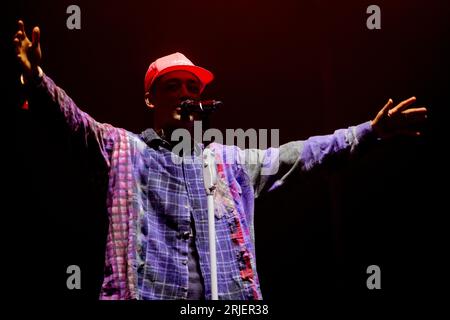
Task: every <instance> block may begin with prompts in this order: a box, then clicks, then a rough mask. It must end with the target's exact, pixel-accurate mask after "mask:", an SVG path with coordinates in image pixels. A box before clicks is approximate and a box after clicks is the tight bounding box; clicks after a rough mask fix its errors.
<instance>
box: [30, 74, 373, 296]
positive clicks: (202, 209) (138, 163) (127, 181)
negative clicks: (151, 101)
mask: <svg viewBox="0 0 450 320" xmlns="http://www.w3.org/2000/svg"><path fill="white" fill-rule="evenodd" d="M28 90H29V101H30V108H31V109H34V110H38V111H39V112H41V111H40V110H42V109H46V108H50V109H51V110H54V111H57V112H59V113H60V114H61V115H63V117H62V118H63V119H64V121H65V123H66V125H67V127H68V128H69V129H70V132H71V133H72V135H73V136H74V137H77V138H79V139H80V140H81V141H82V142H83V145H84V147H85V148H87V149H88V150H91V151H94V152H95V153H98V154H100V156H101V159H102V162H103V166H101V167H103V168H107V170H106V171H107V172H105V177H107V178H108V192H107V199H106V205H107V210H108V214H109V230H108V238H107V247H106V253H105V254H106V259H105V273H104V280H103V285H102V290H101V295H100V298H101V299H108V300H111V299H186V298H187V292H188V278H189V274H188V263H187V258H188V241H189V233H190V223H191V219H193V222H194V226H195V231H196V238H195V244H196V248H197V251H198V254H199V263H200V270H201V273H202V275H203V278H204V279H205V298H206V299H211V284H210V282H209V279H210V267H209V249H208V248H209V246H208V219H207V217H208V215H207V197H206V192H205V189H204V184H203V173H202V164H201V157H199V156H197V155H195V153H194V154H192V155H186V156H184V157H183V158H182V159H180V158H179V157H178V156H176V155H175V154H174V153H172V151H171V148H170V147H168V146H167V144H166V142H165V141H164V140H162V139H161V138H160V137H159V136H158V135H157V134H156V133H155V132H154V131H153V130H152V129H148V130H146V131H144V132H143V133H141V134H140V135H137V134H134V133H131V132H128V131H126V130H124V129H120V128H116V127H113V126H111V125H109V124H104V123H99V122H97V121H95V120H94V119H93V118H92V117H90V116H89V115H88V114H86V113H85V112H83V111H81V110H80V109H79V108H78V107H77V106H76V105H75V103H74V102H73V101H72V100H71V99H70V97H69V96H68V95H67V94H66V93H65V92H64V91H63V90H62V89H60V88H59V87H57V86H56V85H55V83H54V82H53V81H52V80H51V79H50V78H48V77H47V76H45V75H43V76H42V77H41V78H40V80H39V81H38V82H37V83H35V84H33V85H29V86H28ZM33 106H35V107H33ZM373 136H374V135H373V131H372V128H371V125H370V122H366V123H363V124H361V125H358V126H355V127H350V128H348V129H340V130H337V131H335V132H334V134H332V135H327V136H318V137H312V138H309V139H308V140H305V141H294V142H290V143H287V144H285V145H282V146H280V147H279V148H269V149H267V150H258V149H246V150H241V149H239V148H238V147H236V146H226V145H221V144H216V143H212V144H210V145H209V146H208V148H211V150H212V151H213V153H214V155H215V160H216V168H217V173H218V182H217V187H216V191H215V195H214V202H215V210H216V212H215V217H216V219H215V226H216V247H217V248H216V250H217V278H218V291H219V299H234V300H238V299H245V300H250V299H261V298H262V295H261V290H260V286H259V280H258V275H257V271H256V263H255V247H254V231H253V212H254V200H255V197H257V196H258V195H259V194H260V193H261V192H264V191H266V190H271V189H274V188H276V187H278V186H280V185H282V184H283V183H284V181H285V180H286V179H287V178H288V177H290V176H293V175H296V174H298V173H301V172H302V171H308V170H311V169H312V168H313V167H315V166H316V165H318V164H321V163H322V162H323V161H324V159H326V158H327V156H329V155H332V154H335V153H338V152H339V153H341V152H342V151H348V152H351V151H353V150H354V149H355V147H356V146H357V145H359V144H360V143H361V142H362V141H363V140H367V138H368V137H373ZM174 159H175V160H182V161H180V162H178V161H174Z"/></svg>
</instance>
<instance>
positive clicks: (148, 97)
mask: <svg viewBox="0 0 450 320" xmlns="http://www.w3.org/2000/svg"><path fill="white" fill-rule="evenodd" d="M144 99H145V104H146V105H147V107H149V108H150V109H153V108H154V107H155V105H154V104H153V103H151V101H150V93H149V92H146V93H145V96H144Z"/></svg>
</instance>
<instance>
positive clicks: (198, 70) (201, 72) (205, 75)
mask: <svg viewBox="0 0 450 320" xmlns="http://www.w3.org/2000/svg"><path fill="white" fill-rule="evenodd" d="M171 71H188V72H190V73H192V74H193V75H194V76H196V77H197V78H198V80H200V82H201V83H202V87H203V88H204V87H205V86H206V85H207V84H208V83H210V82H211V81H213V79H214V74H213V73H212V72H210V71H208V70H206V69H205V68H202V67H198V66H189V65H178V66H170V67H167V68H165V69H163V70H161V71H160V72H159V73H158V74H157V75H156V76H155V77H154V78H153V81H152V82H151V83H150V86H149V88H151V87H152V85H153V84H154V83H155V80H156V79H158V78H159V77H161V76H163V75H165V74H167V73H169V72H171Z"/></svg>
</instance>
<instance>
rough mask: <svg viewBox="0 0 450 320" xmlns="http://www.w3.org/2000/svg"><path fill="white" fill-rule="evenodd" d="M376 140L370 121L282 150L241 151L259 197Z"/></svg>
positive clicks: (297, 142) (289, 145)
mask: <svg viewBox="0 0 450 320" xmlns="http://www.w3.org/2000/svg"><path fill="white" fill-rule="evenodd" d="M370 140H376V138H375V133H374V132H373V129H372V125H371V123H370V121H367V122H365V123H362V124H360V125H357V126H352V127H349V128H347V129H339V130H336V131H335V132H334V133H333V134H329V135H322V136H314V137H310V138H309V139H307V140H303V141H302V140H299V141H292V142H289V143H286V144H283V145H281V146H280V147H278V148H268V149H266V150H260V149H246V150H241V152H240V154H239V157H240V159H239V161H240V162H241V163H244V164H245V168H246V170H247V174H248V175H249V177H250V180H251V182H252V183H253V187H254V190H255V197H258V196H259V194H260V193H261V192H263V191H265V190H267V191H271V190H274V189H276V188H278V187H280V186H281V185H282V184H283V183H284V182H285V180H286V179H287V178H288V177H290V176H292V175H293V174H294V172H299V171H300V172H307V171H311V170H313V169H314V168H316V167H318V166H320V165H322V164H323V163H324V162H325V161H326V160H327V159H329V158H331V157H332V156H333V155H337V154H344V155H350V154H352V153H354V152H355V151H356V150H357V149H358V146H360V145H361V144H363V143H365V142H366V141H370Z"/></svg>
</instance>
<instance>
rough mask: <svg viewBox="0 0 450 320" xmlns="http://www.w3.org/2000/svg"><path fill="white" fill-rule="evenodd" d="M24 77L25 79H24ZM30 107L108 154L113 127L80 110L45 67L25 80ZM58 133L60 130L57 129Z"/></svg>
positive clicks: (48, 123) (53, 124)
mask: <svg viewBox="0 0 450 320" xmlns="http://www.w3.org/2000/svg"><path fill="white" fill-rule="evenodd" d="M22 81H23V80H22ZM24 85H25V86H26V92H27V98H28V102H29V108H30V111H31V112H33V113H34V114H36V115H37V118H39V119H40V121H42V122H43V124H44V125H45V126H48V127H49V128H60V125H61V124H62V125H63V126H65V127H66V128H67V129H68V130H66V131H68V132H69V133H70V135H71V136H72V137H73V138H74V139H78V140H81V142H82V143H81V144H78V145H81V146H84V147H85V148H86V149H89V150H95V151H100V152H101V153H102V155H103V157H107V150H106V149H107V148H106V145H105V144H106V141H107V137H108V136H109V135H110V132H111V131H112V129H113V127H112V126H110V125H107V124H102V123H99V122H97V121H95V120H94V119H93V118H92V117H91V116H89V115H88V114H87V113H85V112H83V111H82V110H80V109H79V108H78V107H77V105H76V104H75V102H74V101H73V100H72V99H71V98H70V97H69V96H68V95H67V93H66V92H65V91H64V90H63V89H61V88H60V87H58V86H57V85H56V84H55V83H54V82H53V80H52V79H50V78H49V77H47V76H46V75H45V74H44V73H43V72H42V71H41V72H40V75H39V76H38V77H35V78H33V79H32V80H30V81H27V82H25V83H24ZM56 134H58V133H56Z"/></svg>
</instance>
